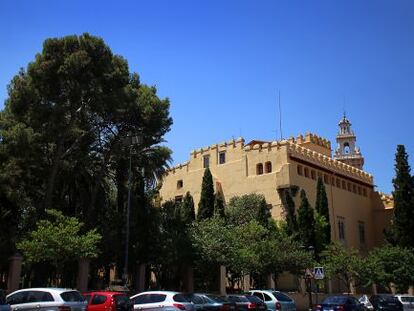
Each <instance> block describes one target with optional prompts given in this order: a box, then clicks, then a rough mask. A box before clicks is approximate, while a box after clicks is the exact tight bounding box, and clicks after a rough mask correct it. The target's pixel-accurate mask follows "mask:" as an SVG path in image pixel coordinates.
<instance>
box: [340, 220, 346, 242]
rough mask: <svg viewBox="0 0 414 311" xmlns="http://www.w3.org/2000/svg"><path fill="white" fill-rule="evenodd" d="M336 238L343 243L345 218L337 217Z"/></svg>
mask: <svg viewBox="0 0 414 311" xmlns="http://www.w3.org/2000/svg"><path fill="white" fill-rule="evenodd" d="M338 237H339V240H340V241H345V218H343V217H340V216H338Z"/></svg>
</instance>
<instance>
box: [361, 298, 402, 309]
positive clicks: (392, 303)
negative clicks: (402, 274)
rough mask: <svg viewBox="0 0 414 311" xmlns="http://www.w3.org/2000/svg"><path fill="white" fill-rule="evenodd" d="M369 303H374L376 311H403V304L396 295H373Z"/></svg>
mask: <svg viewBox="0 0 414 311" xmlns="http://www.w3.org/2000/svg"><path fill="white" fill-rule="evenodd" d="M369 301H370V302H371V303H372V305H373V307H374V311H378V310H381V311H403V304H402V303H401V302H400V301H399V300H398V298H397V297H395V296H394V295H390V294H380V295H373V296H371V298H369Z"/></svg>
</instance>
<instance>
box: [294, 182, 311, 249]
mask: <svg viewBox="0 0 414 311" xmlns="http://www.w3.org/2000/svg"><path fill="white" fill-rule="evenodd" d="M300 199H301V202H300V206H299V209H298V226H299V237H300V239H301V241H302V243H303V245H304V246H305V247H306V248H311V247H315V216H314V212H313V208H312V207H311V206H310V204H309V201H308V198H307V197H306V192H305V190H303V189H302V190H301V191H300Z"/></svg>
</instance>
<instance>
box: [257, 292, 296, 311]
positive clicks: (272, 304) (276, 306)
mask: <svg viewBox="0 0 414 311" xmlns="http://www.w3.org/2000/svg"><path fill="white" fill-rule="evenodd" d="M249 295H253V296H256V297H258V298H259V299H260V300H261V301H263V302H264V303H265V304H266V306H267V309H268V310H269V311H296V304H295V301H294V300H293V299H292V298H290V297H289V296H288V295H286V294H285V293H282V292H279V291H275V290H258V289H252V290H250V291H249Z"/></svg>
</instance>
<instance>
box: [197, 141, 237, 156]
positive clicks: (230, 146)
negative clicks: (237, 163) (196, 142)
mask: <svg viewBox="0 0 414 311" xmlns="http://www.w3.org/2000/svg"><path fill="white" fill-rule="evenodd" d="M243 147H244V138H243V137H239V138H238V139H234V138H233V139H232V140H230V141H228V142H222V143H219V144H214V145H211V146H207V147H203V148H200V149H196V150H193V151H191V153H190V155H191V158H193V159H195V158H197V157H198V156H200V155H203V154H205V153H209V152H211V151H214V150H220V151H226V150H228V149H235V148H239V149H243Z"/></svg>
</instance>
